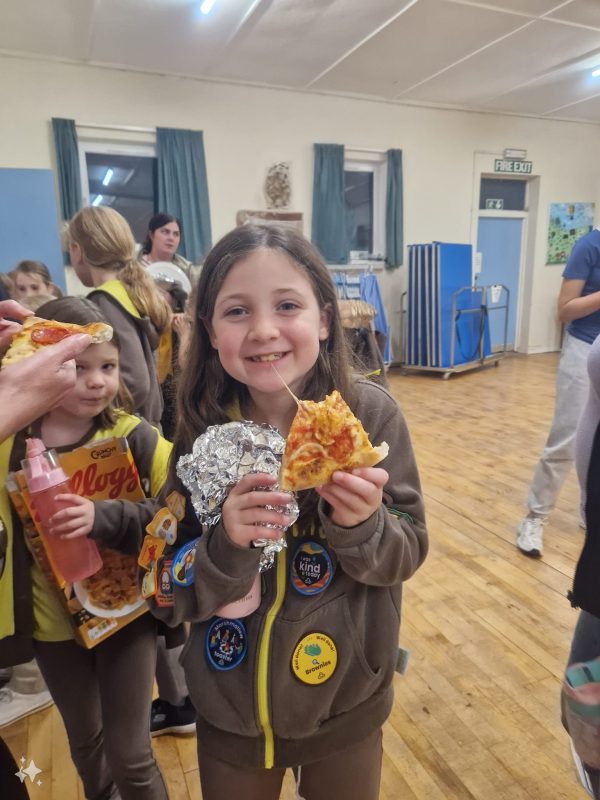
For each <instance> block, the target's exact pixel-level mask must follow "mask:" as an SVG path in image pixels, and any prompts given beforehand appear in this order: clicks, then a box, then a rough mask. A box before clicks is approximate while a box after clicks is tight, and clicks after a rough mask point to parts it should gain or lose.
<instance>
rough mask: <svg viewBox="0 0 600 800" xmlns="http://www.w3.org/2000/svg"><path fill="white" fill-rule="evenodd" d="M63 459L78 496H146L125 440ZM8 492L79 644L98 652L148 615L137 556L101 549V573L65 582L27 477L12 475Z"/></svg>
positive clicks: (87, 448) (106, 442)
mask: <svg viewBox="0 0 600 800" xmlns="http://www.w3.org/2000/svg"><path fill="white" fill-rule="evenodd" d="M58 458H59V461H60V465H61V467H62V468H63V469H64V471H65V473H66V474H67V475H68V477H69V479H70V482H71V489H72V491H73V492H74V493H75V494H79V495H81V496H83V497H89V498H90V499H91V500H142V499H143V498H144V496H145V495H144V492H143V490H142V487H141V484H140V480H139V476H138V472H137V469H136V466H135V464H134V462H133V458H132V455H131V451H130V449H129V445H128V444H127V439H125V438H112V439H103V440H102V441H98V442H91V443H89V444H86V445H84V446H83V447H78V448H77V449H76V450H72V451H71V452H70V453H63V454H59V456H58ZM6 488H7V489H8V492H9V494H10V498H11V500H12V503H13V505H14V507H15V509H16V511H17V514H18V515H19V517H20V519H21V521H22V523H23V528H24V531H25V537H26V541H27V544H28V547H29V550H30V552H31V553H32V555H33V557H34V558H35V560H36V562H37V563H38V565H39V567H40V569H41V570H42V572H43V573H44V575H45V576H46V578H47V580H48V581H49V582H50V583H51V584H52V585H53V586H55V587H56V590H57V592H58V593H59V596H60V598H61V601H62V603H63V605H64V607H65V610H66V611H67V613H68V614H69V617H70V618H71V622H72V623H73V629H74V632H75V637H76V638H77V640H78V641H79V643H80V644H82V645H83V646H84V647H87V648H91V647H94V646H95V645H96V644H98V642H101V641H103V640H104V639H106V638H107V637H108V636H110V635H111V634H113V633H115V631H118V630H121V628H123V627H124V626H125V625H127V624H128V623H129V622H131V621H132V620H134V619H136V618H137V617H139V616H141V614H144V613H145V612H146V611H147V610H148V607H147V605H146V602H145V601H144V599H143V598H142V596H141V593H140V590H139V587H138V583H137V557H136V556H134V555H124V554H123V553H118V552H117V551H116V550H111V549H109V548H106V547H99V548H98V549H99V550H100V555H101V556H102V562H103V565H102V568H101V569H100V570H99V571H98V572H96V573H95V574H94V575H92V576H90V577H89V578H86V579H85V580H83V581H77V582H76V583H74V584H70V583H66V582H65V581H64V579H63V577H62V576H61V575H60V573H59V572H58V570H57V569H56V567H55V566H54V564H53V563H52V560H51V558H50V557H49V555H48V552H47V551H46V548H45V547H44V540H43V537H42V536H41V535H40V531H41V529H40V526H39V520H37V519H36V514H35V510H34V508H33V507H32V504H31V498H30V497H29V493H28V491H27V487H26V485H25V478H24V476H23V473H22V472H21V471H19V472H15V473H11V474H10V475H9V476H8V479H7V481H6Z"/></svg>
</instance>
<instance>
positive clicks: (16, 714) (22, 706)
mask: <svg viewBox="0 0 600 800" xmlns="http://www.w3.org/2000/svg"><path fill="white" fill-rule="evenodd" d="M53 702H54V701H53V700H52V698H51V697H50V692H48V691H43V692H35V693H34V694H19V693H18V692H13V691H12V689H8V688H6V687H3V688H2V689H0V728H3V727H4V726H5V725H10V724H12V723H13V722H16V721H17V720H19V719H22V718H23V717H26V716H27V715H28V714H33V713H34V712H35V711H41V710H42V708H47V707H48V706H51V705H52V703H53Z"/></svg>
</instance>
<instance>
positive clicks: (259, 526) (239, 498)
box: [222, 472, 293, 547]
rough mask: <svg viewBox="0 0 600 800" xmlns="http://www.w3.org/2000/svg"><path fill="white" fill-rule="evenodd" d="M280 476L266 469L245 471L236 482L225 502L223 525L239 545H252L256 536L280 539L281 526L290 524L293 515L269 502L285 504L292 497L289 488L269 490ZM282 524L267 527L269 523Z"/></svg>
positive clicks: (233, 540)
mask: <svg viewBox="0 0 600 800" xmlns="http://www.w3.org/2000/svg"><path fill="white" fill-rule="evenodd" d="M275 483H277V480H276V478H273V477H272V476H271V475H266V474H263V473H258V472H255V473H250V474H249V475H245V476H244V477H243V478H242V479H241V481H240V482H239V483H238V484H236V485H235V486H234V487H233V488H232V489H231V491H230V492H229V494H228V495H227V499H226V500H225V502H224V503H223V511H222V514H223V527H224V528H225V532H226V533H227V536H228V537H229V538H230V539H231V541H232V542H233V543H234V544H236V545H238V547H250V545H251V544H252V542H253V541H254V540H255V539H279V538H280V537H281V535H282V533H281V528H283V527H284V526H286V525H289V523H290V518H289V517H288V515H287V514H283V513H281V512H279V511H271V510H269V509H267V508H265V506H267V505H269V506H285V505H287V504H288V503H290V502H291V501H292V499H293V498H292V496H291V495H289V494H288V493H287V492H273V491H269V489H268V488H265V487H269V486H273V485H274V484H275ZM267 524H270V525H278V526H281V528H279V529H278V528H266V527H265V525H267Z"/></svg>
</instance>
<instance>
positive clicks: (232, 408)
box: [225, 397, 244, 422]
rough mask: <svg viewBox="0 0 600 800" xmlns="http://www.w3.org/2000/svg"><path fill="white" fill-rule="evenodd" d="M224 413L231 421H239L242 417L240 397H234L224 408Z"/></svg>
mask: <svg viewBox="0 0 600 800" xmlns="http://www.w3.org/2000/svg"><path fill="white" fill-rule="evenodd" d="M225 413H226V414H227V416H228V417H229V419H230V420H231V421H232V422H241V421H242V420H243V419H244V418H243V416H242V412H241V409H240V398H239V397H236V398H234V399H233V400H232V401H231V403H230V404H229V405H228V406H227V408H226V409H225Z"/></svg>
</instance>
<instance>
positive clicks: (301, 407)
mask: <svg viewBox="0 0 600 800" xmlns="http://www.w3.org/2000/svg"><path fill="white" fill-rule="evenodd" d="M271 369H272V370H273V372H274V373H275V375H277V377H278V378H279V380H280V381H281V382H282V383H283V385H284V386H285V388H286V389H287V390H288V392H289V393H290V394H291V395H292V397H293V398H294V400H295V402H296V404H297V406H298V408H299V409H300V411H304V410H305V409H304V406H303V404H302V400H299V399H298V398H297V397H296V395H295V394H294V393H293V392H292V390H291V389H290V387H289V386H288V385H287V383H286V382H285V381H284V379H283V378H282V377H281V375H280V374H279V372H278V371H277V370H276V369H275V367H274V366H273V362H272V361H271Z"/></svg>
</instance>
